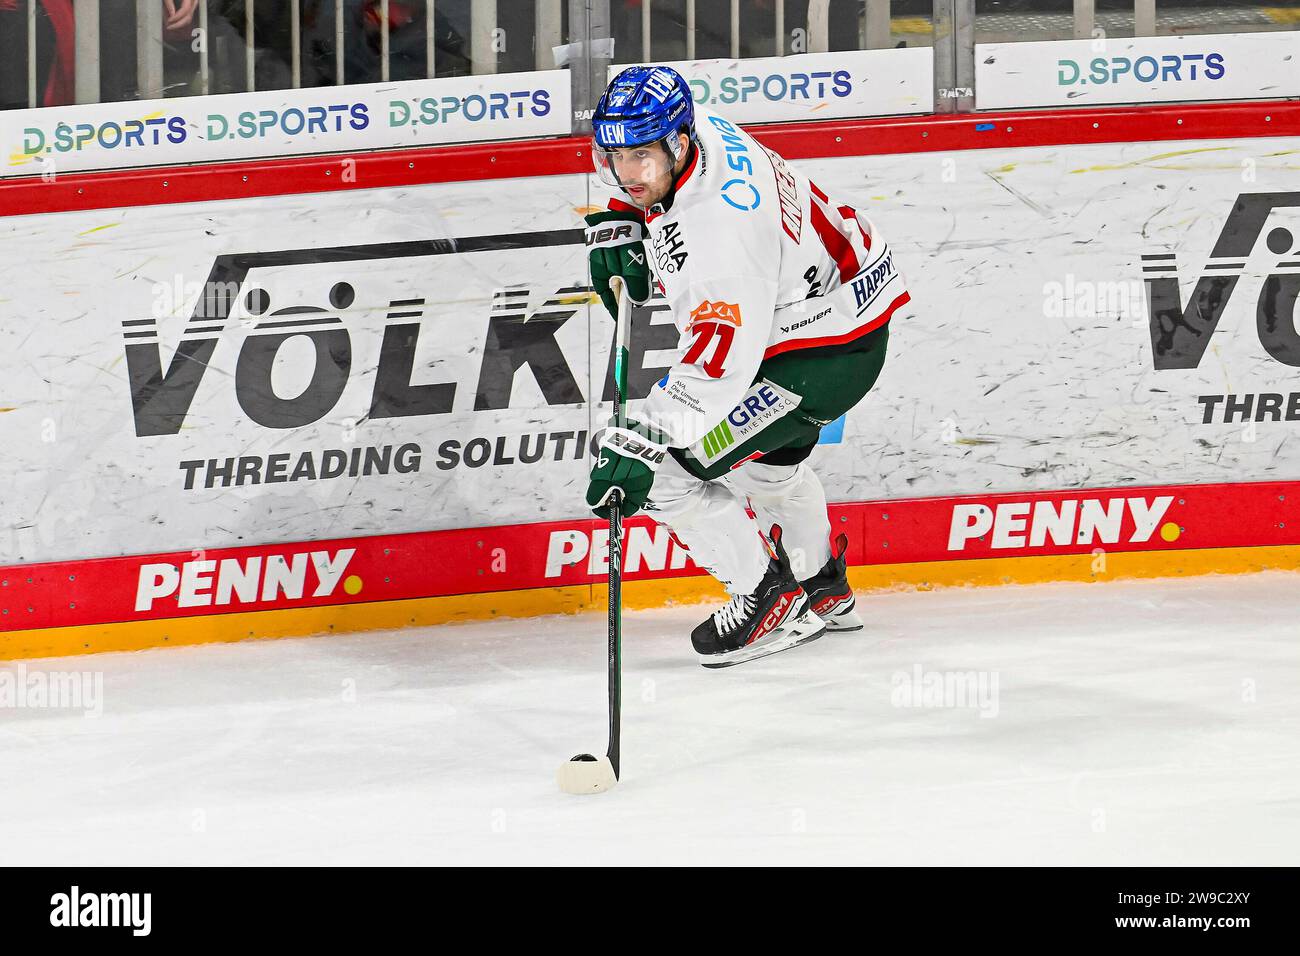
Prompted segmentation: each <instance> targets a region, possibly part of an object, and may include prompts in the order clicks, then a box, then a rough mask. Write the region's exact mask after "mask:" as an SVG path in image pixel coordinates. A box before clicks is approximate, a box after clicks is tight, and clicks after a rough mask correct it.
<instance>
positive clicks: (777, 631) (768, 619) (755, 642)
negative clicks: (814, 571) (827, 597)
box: [691, 525, 826, 667]
mask: <svg viewBox="0 0 1300 956" xmlns="http://www.w3.org/2000/svg"><path fill="white" fill-rule="evenodd" d="M771 542H772V547H773V549H774V550H775V551H776V557H775V558H773V559H771V560H770V561H769V562H768V566H767V572H766V573H765V574H764V575H763V580H761V581H759V583H758V587H757V588H755V589H754V593H753V594H742V595H739V596H737V597H733V598H732V599H731V600H730V601H729V602H727V603H726V604H725V605H723V606H722V607H721V608H719V609H718V610H717V611H714V612H713V614H711V615H710V616H709V618H708V620H706V621H705V622H704V623H703V624H701V625H700V626H699V627H697V628H696V629H695V630H694V631H692V632H691V644H693V645H694V647H695V650H696V652H697V653H698V654H699V655H700V663H701V664H703V665H704V666H705V667H730V666H731V665H732V664H740V663H742V662H743V661H752V660H755V659H756V658H759V657H766V656H767V655H769V654H775V653H776V652H777V651H784V650H786V649H787V648H790V647H796V646H798V645H800V644H807V643H808V642H809V641H815V640H816V639H817V638H819V637H821V636H822V634H823V633H824V632H825V630H826V625H825V624H824V623H823V622H822V621H821V619H820V618H819V617H817V615H816V614H814V613H813V612H812V610H811V608H810V607H809V604H808V595H806V594H805V593H804V591H803V588H801V587H800V586H799V582H798V581H796V580H795V577H794V574H793V573H792V572H791V571H790V561H789V559H788V558H787V557H786V555H785V548H784V547H782V545H781V528H780V526H779V525H773V526H772V534H771Z"/></svg>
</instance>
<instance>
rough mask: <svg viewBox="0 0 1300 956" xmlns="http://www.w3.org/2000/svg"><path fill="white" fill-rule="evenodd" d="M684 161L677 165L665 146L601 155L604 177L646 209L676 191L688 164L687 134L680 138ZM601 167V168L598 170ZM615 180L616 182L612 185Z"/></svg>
mask: <svg viewBox="0 0 1300 956" xmlns="http://www.w3.org/2000/svg"><path fill="white" fill-rule="evenodd" d="M678 142H679V144H680V146H681V150H680V151H681V155H682V159H681V160H678V162H677V163H676V164H674V163H673V160H672V156H671V154H670V153H669V152H668V150H667V148H666V147H665V146H664V144H663V143H651V144H649V145H647V146H635V147H629V148H627V149H610V150H601V151H600V155H599V156H598V160H599V165H600V167H603V168H602V169H600V172H601V178H602V179H603V180H605V181H606V182H610V185H617V186H621V187H622V188H623V191H624V192H625V193H627V196H628V198H629V199H630V200H632V202H633V203H634V204H636V205H637V206H640V207H641V208H642V209H649V208H650V207H651V206H653V205H654V204H655V203H657V202H659V200H661V199H663V198H664V197H665V196H667V195H668V190H669V189H671V188H672V184H673V176H674V175H675V174H676V173H677V172H679V171H680V169H681V166H683V165H684V164H685V156H686V145H687V143H688V142H689V140H688V138H687V137H686V136H684V135H680V134H679V135H678ZM598 168H599V167H598ZM611 180H613V181H612V182H611Z"/></svg>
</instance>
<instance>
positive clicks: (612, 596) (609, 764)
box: [555, 276, 632, 794]
mask: <svg viewBox="0 0 1300 956" xmlns="http://www.w3.org/2000/svg"><path fill="white" fill-rule="evenodd" d="M609 286H610V289H611V290H612V291H613V293H614V298H615V300H616V301H617V302H618V318H617V319H616V320H615V322H614V348H615V353H614V416H615V417H614V422H615V424H616V425H618V427H619V428H626V427H627V333H628V326H630V325H631V324H632V321H631V315H632V300H631V298H630V297H629V296H628V294H627V287H626V285H625V284H624V282H623V278H622V276H614V277H613V278H611V279H610V280H609ZM621 499H622V496H621V495H620V494H619V492H618V490H617V489H616V490H615V491H614V492H613V494H611V495H610V499H609V502H608V504H609V747H608V749H607V750H606V751H605V756H604V757H602V758H599V759H597V758H596V757H593V756H592V755H591V754H578V755H577V756H576V757H572V758H570V759H569V760H567V761H565V762H564V763H562V764H560V769H559V770H557V771H556V772H555V779H556V781H557V782H558V783H559V785H560V789H561V790H563V791H564V792H565V793H575V794H583V793H604V792H605V791H606V790H608V789H609V788H610V787H612V786H614V784H616V783H618V770H619V744H620V742H621V737H622V724H621V721H622V712H623V512H622V511H621V510H620V509H621V505H622V500H621Z"/></svg>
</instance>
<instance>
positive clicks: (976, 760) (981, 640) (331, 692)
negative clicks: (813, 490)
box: [0, 573, 1300, 865]
mask: <svg viewBox="0 0 1300 956" xmlns="http://www.w3.org/2000/svg"><path fill="white" fill-rule="evenodd" d="M1297 583H1300V577H1297V576H1296V575H1294V574H1286V573H1270V574H1259V575H1253V576H1240V577H1237V576H1233V577H1216V578H1201V579H1191V580H1171V581H1158V582H1151V581H1142V582H1122V583H1114V584H1107V585H1104V586H1097V585H1042V586H1035V587H1013V588H1002V589H973V590H942V591H936V592H931V593H895V594H887V595H869V596H865V597H863V598H861V599H860V605H861V607H862V609H863V611H864V613H865V615H866V616H867V618H868V621H869V630H867V631H866V632H865V633H859V634H856V635H839V636H833V635H832V636H827V637H824V638H823V639H821V640H820V641H817V642H814V643H813V644H810V645H807V646H806V647H803V648H798V649H795V650H792V651H789V652H787V653H784V654H779V655H776V656H774V657H771V658H768V659H766V660H763V661H758V662H753V663H749V664H744V665H741V666H739V667H734V668H729V669H726V670H719V671H710V670H705V669H704V668H702V667H700V666H699V665H698V664H697V663H696V661H695V658H694V656H693V654H692V653H691V650H690V646H689V640H688V634H689V630H690V628H691V626H692V625H694V624H695V623H696V622H697V621H698V620H699V619H700V618H701V616H702V613H703V611H702V609H700V608H677V609H671V610H666V611H654V612H640V613H632V614H629V615H628V617H627V640H626V646H625V662H626V671H625V675H626V676H625V712H624V728H625V732H624V741H623V749H624V767H623V771H624V773H623V780H622V782H621V783H620V784H619V786H618V787H616V788H615V789H614V790H612V791H611V792H609V793H607V794H604V795H600V796H591V797H572V796H566V795H564V794H561V793H560V792H559V791H558V790H557V789H556V785H555V782H554V771H555V768H556V765H557V764H558V763H559V762H560V761H562V760H564V759H565V758H567V757H569V756H570V755H572V754H573V753H576V752H578V751H581V750H591V751H595V752H600V751H601V750H603V747H604V735H605V711H604V708H605V690H604V682H605V677H604V620H603V617H602V616H601V615H597V614H588V615H581V616H575V617H557V618H547V619H542V620H532V621H500V622H491V623H483V624H467V625H453V626H448V627H441V628H428V629H423V630H412V631H407V632H399V633H386V634H370V635H362V636H340V637H330V638H317V639H309V640H291V641H290V640H285V641H267V642H251V643H244V644H227V645H208V646H204V647H194V648H172V649H165V650H158V651H149V652H142V653H132V654H108V655H98V656H94V657H81V658H64V659H59V660H57V661H55V660H50V661H42V662H28V663H27V664H26V666H27V668H28V670H29V672H30V671H34V670H37V669H51V670H53V669H60V670H70V669H76V670H85V669H92V670H94V671H99V672H102V673H103V675H104V678H103V681H104V682H103V688H104V705H103V713H102V715H101V716H99V717H83V716H81V715H80V714H71V713H69V712H67V711H53V710H34V709H22V710H19V709H9V710H0V766H3V768H4V783H3V786H0V864H3V865H9V864H109V863H113V864H190V863H247V864H266V863H304V864H310V863H406V864H436V863H474V864H488V863H511V862H523V863H610V864H613V863H651V864H676V863H710V862H730V863H760V862H766V863H774V862H781V861H790V862H841V863H845V862H854V863H890V864H934V863H947V864H978V863H995V864H1006V863H1052V864H1064V863H1084V864H1101V863H1117V864H1260V863H1271V864H1281V863H1290V864H1295V863H1297V862H1300V719H1298V715H1300V621H1297V619H1296V615H1295V607H1296V601H1295V596H1296V588H1297ZM916 665H920V666H921V667H922V668H923V669H924V671H925V672H927V673H928V672H932V671H976V672H980V671H983V672H986V673H987V674H989V675H991V674H994V673H995V674H996V675H997V677H998V696H997V712H996V716H989V717H982V716H980V711H979V710H978V709H977V708H955V707H947V708H906V707H899V706H895V705H894V704H893V703H892V702H891V695H892V694H893V692H894V690H895V687H894V675H895V674H896V673H897V672H902V673H904V674H907V675H909V676H910V675H911V674H912V673H913V672H914V671H913V669H914V667H915V666H916ZM347 688H354V689H355V701H354V702H349V701H348V700H347V699H345V697H346V696H350V695H347V694H345V690H346V689H347ZM990 713H991V711H990Z"/></svg>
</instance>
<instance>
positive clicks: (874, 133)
mask: <svg viewBox="0 0 1300 956" xmlns="http://www.w3.org/2000/svg"><path fill="white" fill-rule="evenodd" d="M746 128H747V129H748V130H749V132H751V133H752V134H754V136H755V137H756V138H757V139H758V140H759V142H761V143H763V144H764V145H765V146H769V147H771V148H772V149H774V150H776V151H777V152H778V153H780V154H781V155H782V156H784V157H785V158H787V159H814V158H818V157H835V156H871V155H883V154H891V153H924V152H935V151H951V150H965V149H986V148H995V147H997V148H1005V147H1013V146H1058V145H1065V144H1086V143H1118V142H1155V141H1162V140H1177V139H1223V138H1245V137H1256V136H1300V102H1296V101H1288V100H1268V101H1262V102H1248V103H1197V104H1177V105H1173V106H1165V105H1161V106H1115V107H1103V108H1078V107H1070V108H1062V109H1051V110H1020V111H1014V112H1002V113H959V114H952V115H946V116H907V117H887V118H877V119H859V120H838V121H830V120H826V121H818V122H809V123H785V124H779V125H767V126H751V127H746ZM589 142H590V141H589V140H587V139H586V138H583V137H565V138H563V139H551V140H521V141H518V142H509V143H481V144H473V145H467V146H430V147H423V148H420V149H394V150H381V151H376V152H366V153H356V154H334V155H325V156H302V157H293V158H289V159H259V160H251V161H247V162H235V163H208V164H202V165H194V166H171V167H159V168H153V169H132V170H110V171H105V172H99V173H69V174H64V175H61V176H58V177H56V178H55V179H54V180H53V181H51V182H45V181H42V180H41V179H40V178H39V177H30V178H18V179H7V180H0V217H4V216H23V215H33V214H36V213H49V212H68V211H72V210H79V209H110V208H119V207H126V206H149V205H160V204H167V203H177V202H214V201H219V200H225V199H249V198H253V197H258V196H286V195H295V194H301V193H319V192H335V191H338V190H344V189H375V188H385V187H397V186H413V185H420V184H423V183H440V182H458V181H464V180H477V179H508V178H511V177H517V176H545V175H563V174H578V173H589V172H591V168H592V167H591V157H590V151H589ZM349 164H350V165H349ZM345 173H346V174H347V175H346V176H345V175H344V174H345Z"/></svg>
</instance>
